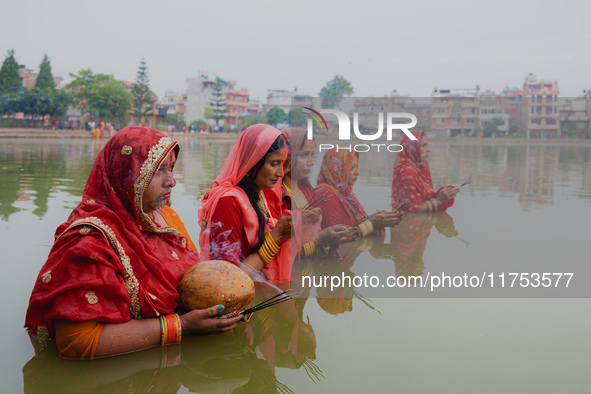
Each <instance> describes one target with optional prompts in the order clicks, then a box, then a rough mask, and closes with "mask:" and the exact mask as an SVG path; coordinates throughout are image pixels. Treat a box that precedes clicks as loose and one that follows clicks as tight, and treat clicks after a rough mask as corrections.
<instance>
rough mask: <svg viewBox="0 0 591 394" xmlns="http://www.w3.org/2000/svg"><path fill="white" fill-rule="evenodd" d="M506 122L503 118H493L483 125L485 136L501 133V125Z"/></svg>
mask: <svg viewBox="0 0 591 394" xmlns="http://www.w3.org/2000/svg"><path fill="white" fill-rule="evenodd" d="M503 124H505V121H504V120H503V119H501V118H492V119H491V120H490V122H488V123H486V124H485V125H484V126H483V127H482V134H483V135H484V136H485V137H492V136H495V137H496V136H498V135H499V126H501V125H503Z"/></svg>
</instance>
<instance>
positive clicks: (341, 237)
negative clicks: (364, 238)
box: [314, 224, 354, 245]
mask: <svg viewBox="0 0 591 394" xmlns="http://www.w3.org/2000/svg"><path fill="white" fill-rule="evenodd" d="M353 239H354V235H353V233H352V232H351V231H349V230H347V226H344V225H342V224H337V225H336V226H330V227H328V228H325V229H324V230H322V231H320V232H318V234H317V235H316V238H315V239H314V243H315V244H316V245H338V244H342V243H346V242H351V241H353Z"/></svg>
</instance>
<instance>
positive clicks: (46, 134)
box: [0, 127, 591, 146]
mask: <svg viewBox="0 0 591 394" xmlns="http://www.w3.org/2000/svg"><path fill="white" fill-rule="evenodd" d="M165 134H166V133H165ZM238 137H239V135H238V134H235V133H211V134H209V133H208V134H203V133H183V132H177V133H174V134H173V135H172V138H173V139H175V140H179V139H183V140H187V139H202V140H226V141H235V140H237V139H238ZM3 138H4V139H38V138H43V139H49V138H62V139H64V138H67V139H93V135H92V133H91V132H89V131H85V130H74V131H70V130H47V129H37V128H22V129H21V128H7V127H3V128H0V139H3ZM108 138H109V137H108V136H106V135H105V136H103V138H102V139H103V140H104V141H107V140H108ZM315 139H316V140H318V141H322V142H330V141H334V136H325V135H321V136H317V137H315ZM378 141H379V143H383V142H386V141H385V140H382V139H379V140H377V141H374V142H372V141H367V142H365V141H363V143H368V144H371V143H378ZM430 141H432V142H433V143H435V144H436V143H439V142H445V143H451V144H453V145H481V144H484V145H569V146H575V145H586V146H591V140H587V139H566V138H555V139H544V140H540V139H529V140H526V139H524V138H478V137H464V138H461V137H432V138H431V139H430ZM349 144H353V143H352V142H349V141H348V142H347V143H343V145H349Z"/></svg>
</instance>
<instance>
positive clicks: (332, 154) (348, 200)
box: [316, 148, 402, 236]
mask: <svg viewBox="0 0 591 394" xmlns="http://www.w3.org/2000/svg"><path fill="white" fill-rule="evenodd" d="M358 156H359V153H352V152H348V151H340V152H339V151H337V150H336V148H333V149H331V150H329V151H328V152H326V153H325V154H324V159H323V160H322V166H321V168H320V173H319V174H318V182H317V185H316V190H317V191H318V193H320V194H324V195H325V198H326V199H328V202H327V203H325V204H324V205H322V228H327V227H330V226H334V225H336V224H343V225H345V226H353V225H354V224H356V223H358V222H360V221H361V220H363V219H365V218H366V217H367V216H368V215H367V212H365V209H364V208H363V205H361V202H360V201H359V199H358V198H357V196H356V195H355V194H354V193H353V185H355V182H356V181H357V177H358V176H359V169H358ZM401 219H402V216H401V214H399V213H393V212H386V211H383V212H380V213H378V214H376V215H375V216H373V217H372V218H371V219H369V220H366V221H364V222H363V223H361V224H359V225H356V226H355V228H356V230H357V232H358V234H361V235H363V236H365V235H367V234H370V233H373V232H374V231H380V230H382V229H383V228H384V227H393V226H396V225H397V224H398V223H399V222H400V220H401Z"/></svg>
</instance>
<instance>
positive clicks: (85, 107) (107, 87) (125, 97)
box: [66, 69, 133, 121]
mask: <svg viewBox="0 0 591 394" xmlns="http://www.w3.org/2000/svg"><path fill="white" fill-rule="evenodd" d="M70 76H71V77H72V78H74V80H73V81H72V82H70V83H69V84H68V85H66V88H69V89H72V91H73V92H74V99H75V102H76V104H77V105H78V106H79V108H80V110H81V111H82V113H83V114H88V115H89V116H90V117H91V119H94V120H104V121H122V120H124V119H125V117H126V115H127V111H129V110H130V109H131V103H132V102H133V96H132V95H131V94H130V93H129V92H128V91H127V90H125V88H124V87H123V83H122V82H120V81H116V80H115V78H114V77H113V76H112V75H106V74H93V73H92V71H91V70H90V69H86V70H80V71H79V72H78V74H77V75H76V74H70Z"/></svg>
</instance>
